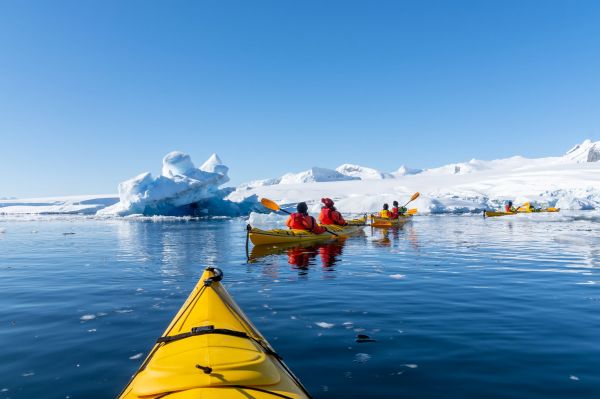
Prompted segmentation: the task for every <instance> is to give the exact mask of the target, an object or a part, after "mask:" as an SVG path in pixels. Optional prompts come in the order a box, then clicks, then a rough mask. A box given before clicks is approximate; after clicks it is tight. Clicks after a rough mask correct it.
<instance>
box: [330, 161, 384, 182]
mask: <svg viewBox="0 0 600 399" xmlns="http://www.w3.org/2000/svg"><path fill="white" fill-rule="evenodd" d="M335 170H336V171H338V172H339V173H341V174H343V175H345V176H350V177H357V178H359V179H361V180H381V179H393V178H394V175H392V174H391V173H386V172H382V171H380V170H377V169H373V168H368V167H366V166H360V165H353V164H350V163H345V164H343V165H340V166H338V167H337V168H335Z"/></svg>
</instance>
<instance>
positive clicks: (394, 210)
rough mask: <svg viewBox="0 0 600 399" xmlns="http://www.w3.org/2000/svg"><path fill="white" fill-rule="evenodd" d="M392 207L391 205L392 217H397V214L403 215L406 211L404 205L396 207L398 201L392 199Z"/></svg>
mask: <svg viewBox="0 0 600 399" xmlns="http://www.w3.org/2000/svg"><path fill="white" fill-rule="evenodd" d="M392 205H393V207H392V219H398V217H399V216H404V214H405V213H406V211H407V210H408V209H406V207H405V206H403V207H400V208H399V207H398V201H394V202H393V203H392Z"/></svg>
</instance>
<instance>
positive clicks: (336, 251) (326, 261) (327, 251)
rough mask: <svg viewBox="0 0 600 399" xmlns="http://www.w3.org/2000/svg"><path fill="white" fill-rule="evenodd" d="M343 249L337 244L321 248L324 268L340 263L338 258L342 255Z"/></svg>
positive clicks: (333, 243) (320, 252)
mask: <svg viewBox="0 0 600 399" xmlns="http://www.w3.org/2000/svg"><path fill="white" fill-rule="evenodd" d="M342 248H343V246H342V245H340V244H339V243H336V242H332V243H329V244H326V245H323V246H322V247H320V248H319V254H320V255H321V262H322V263H323V267H331V266H333V265H334V264H335V263H336V262H337V261H338V256H340V255H341V254H342Z"/></svg>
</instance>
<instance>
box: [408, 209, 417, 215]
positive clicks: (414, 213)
mask: <svg viewBox="0 0 600 399" xmlns="http://www.w3.org/2000/svg"><path fill="white" fill-rule="evenodd" d="M406 214H407V215H416V214H417V208H412V209H409V210H408V211H406Z"/></svg>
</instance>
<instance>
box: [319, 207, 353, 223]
mask: <svg viewBox="0 0 600 399" xmlns="http://www.w3.org/2000/svg"><path fill="white" fill-rule="evenodd" d="M319 222H321V224H336V225H338V226H345V225H347V224H348V223H346V221H345V220H344V217H343V216H342V214H341V213H339V212H338V211H334V210H333V209H331V208H328V207H326V206H324V207H323V208H321V213H320V214H319Z"/></svg>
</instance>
